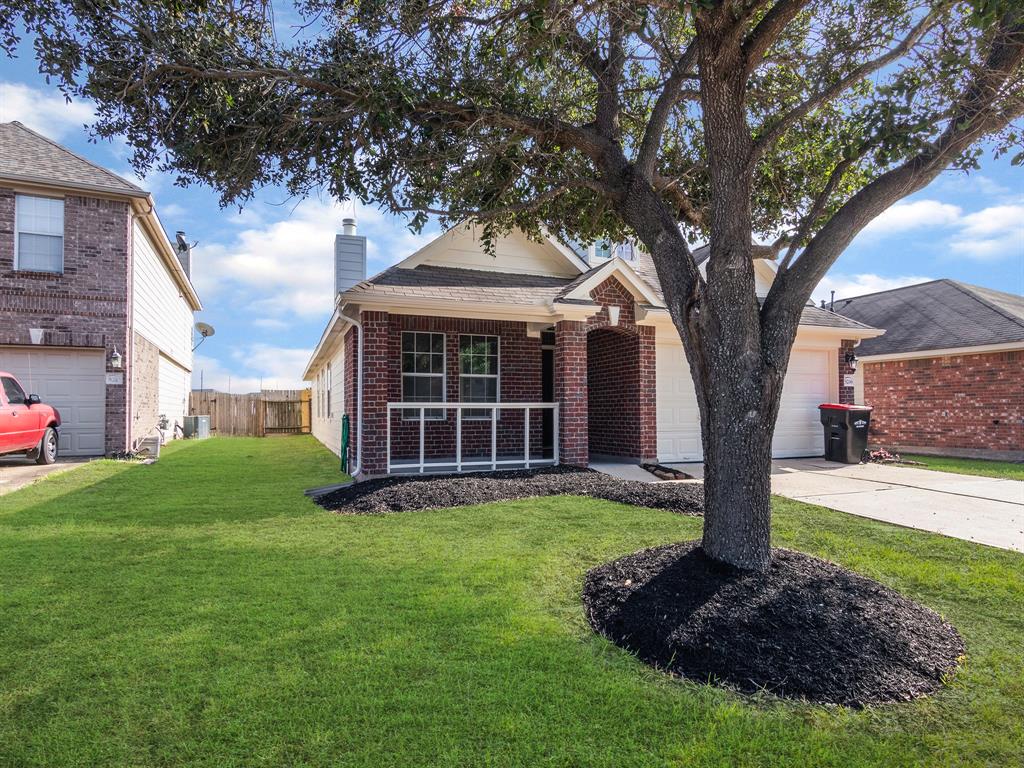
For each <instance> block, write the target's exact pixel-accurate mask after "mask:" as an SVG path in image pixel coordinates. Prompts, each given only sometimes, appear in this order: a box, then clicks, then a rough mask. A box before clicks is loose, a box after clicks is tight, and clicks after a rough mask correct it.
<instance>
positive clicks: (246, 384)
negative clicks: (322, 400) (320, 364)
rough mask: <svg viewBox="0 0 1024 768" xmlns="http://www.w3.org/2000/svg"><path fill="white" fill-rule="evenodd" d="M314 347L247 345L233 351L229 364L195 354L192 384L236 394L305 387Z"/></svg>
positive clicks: (195, 386)
mask: <svg viewBox="0 0 1024 768" xmlns="http://www.w3.org/2000/svg"><path fill="white" fill-rule="evenodd" d="M310 354H312V350H309V349H293V348H289V347H275V346H272V345H270V344H262V343H256V344H247V345H244V346H242V347H241V348H238V349H235V350H233V351H232V352H231V358H232V361H233V362H232V363H230V364H226V363H224V362H222V361H220V360H216V359H214V358H212V357H207V356H206V355H196V356H195V361H194V363H193V367H192V387H193V388H195V389H199V388H200V387H205V388H206V389H215V390H217V391H219V392H231V393H234V394H240V393H246V392H258V391H259V390H260V388H261V387H262V388H263V389H303V388H304V387H305V386H306V384H305V382H303V381H302V372H303V371H304V370H305V368H306V363H307V362H308V361H309V356H310Z"/></svg>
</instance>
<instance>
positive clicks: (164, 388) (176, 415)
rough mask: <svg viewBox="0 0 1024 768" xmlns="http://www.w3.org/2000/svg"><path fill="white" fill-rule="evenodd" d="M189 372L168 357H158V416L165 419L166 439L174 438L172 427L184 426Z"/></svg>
mask: <svg viewBox="0 0 1024 768" xmlns="http://www.w3.org/2000/svg"><path fill="white" fill-rule="evenodd" d="M188 383H189V372H188V371H186V370H185V369H184V368H182V367H181V366H180V365H178V364H177V363H176V362H174V361H173V360H171V359H170V358H168V357H164V356H163V355H160V370H159V379H158V387H157V402H158V405H159V408H160V414H161V415H162V416H166V417H167V437H168V438H169V439H173V438H174V425H175V424H177V425H178V426H184V424H185V408H186V407H187V401H188Z"/></svg>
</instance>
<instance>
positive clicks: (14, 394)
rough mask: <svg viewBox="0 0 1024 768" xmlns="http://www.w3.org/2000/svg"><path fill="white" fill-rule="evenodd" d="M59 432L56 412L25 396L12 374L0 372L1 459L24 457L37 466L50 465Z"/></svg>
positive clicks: (55, 453) (30, 396) (55, 452)
mask: <svg viewBox="0 0 1024 768" xmlns="http://www.w3.org/2000/svg"><path fill="white" fill-rule="evenodd" d="M59 428H60V413H58V412H57V409H56V408H53V407H52V406H49V405H46V404H45V403H43V402H42V401H41V400H40V399H39V395H26V394H25V390H24V388H23V387H22V386H21V384H19V383H18V380H17V379H16V378H14V376H13V375H12V374H10V373H4V372H3V371H0V455H3V454H5V453H24V454H25V455H26V457H27V458H29V459H32V460H34V461H35V462H36V463H37V464H53V462H55V461H56V460H57V430H58V429H59Z"/></svg>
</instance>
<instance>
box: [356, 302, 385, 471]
mask: <svg viewBox="0 0 1024 768" xmlns="http://www.w3.org/2000/svg"><path fill="white" fill-rule="evenodd" d="M361 321H362V324H363V347H364V349H363V456H362V471H363V473H364V474H367V475H382V474H384V473H385V472H387V471H388V459H387V427H388V420H387V417H388V407H387V406H388V390H389V384H390V366H389V361H388V353H389V350H388V347H389V342H390V323H391V318H390V316H389V314H388V313H387V312H363V313H362V315H361ZM354 362H355V361H353V363H354Z"/></svg>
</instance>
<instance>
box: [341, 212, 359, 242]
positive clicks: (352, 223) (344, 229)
mask: <svg viewBox="0 0 1024 768" xmlns="http://www.w3.org/2000/svg"><path fill="white" fill-rule="evenodd" d="M355 233H356V220H355V219H354V218H352V217H351V216H346V217H345V218H344V219H342V220H341V234H343V235H348V236H349V237H353V236H354V235H355Z"/></svg>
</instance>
